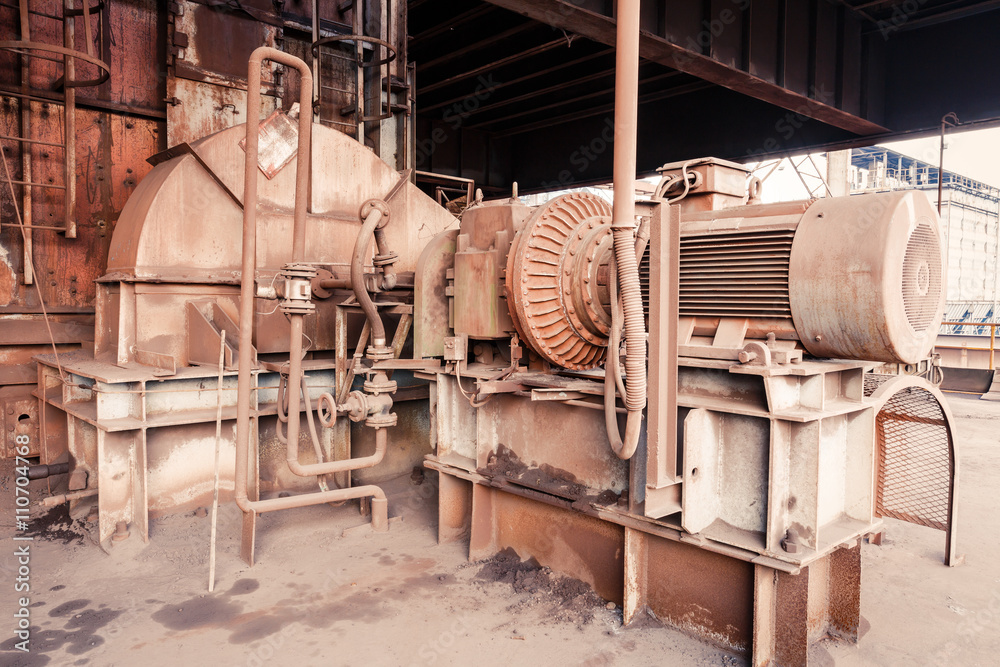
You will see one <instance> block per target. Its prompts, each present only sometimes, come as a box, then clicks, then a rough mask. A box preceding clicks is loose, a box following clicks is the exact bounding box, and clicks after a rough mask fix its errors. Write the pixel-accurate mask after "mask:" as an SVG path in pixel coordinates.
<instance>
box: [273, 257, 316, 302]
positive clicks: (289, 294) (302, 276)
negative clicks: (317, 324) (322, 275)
mask: <svg viewBox="0 0 1000 667" xmlns="http://www.w3.org/2000/svg"><path fill="white" fill-rule="evenodd" d="M278 275H280V276H281V277H282V278H283V279H284V281H285V289H284V297H285V298H284V300H283V301H282V302H281V304H280V308H281V312H283V313H284V314H285V315H309V314H310V313H313V312H315V310H316V304H314V303H313V302H312V280H313V278H315V277H316V276H317V271H316V267H314V266H310V265H309V264H285V265H284V266H282V267H281V272H280V273H279V274H278Z"/></svg>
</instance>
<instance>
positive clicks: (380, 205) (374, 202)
mask: <svg viewBox="0 0 1000 667" xmlns="http://www.w3.org/2000/svg"><path fill="white" fill-rule="evenodd" d="M373 209H378V211H379V212H380V213H381V214H382V219H381V220H379V222H378V226H379V227H385V226H386V225H387V224H388V223H389V205H388V204H386V203H385V202H384V201H383V200H381V199H369V200H368V201H366V202H365V203H364V204H362V205H361V209H360V210H359V211H358V216H359V217H360V218H361V219H362V220H364V219H365V218H367V217H368V216H369V215H371V212H372V210H373Z"/></svg>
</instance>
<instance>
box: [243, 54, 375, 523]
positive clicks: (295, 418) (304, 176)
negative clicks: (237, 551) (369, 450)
mask: <svg viewBox="0 0 1000 667" xmlns="http://www.w3.org/2000/svg"><path fill="white" fill-rule="evenodd" d="M264 60H271V61H274V62H277V63H281V64H283V65H286V66H288V67H294V68H295V69H297V70H298V71H299V74H300V75H301V77H302V78H301V82H300V85H299V90H300V95H299V98H300V99H299V108H300V111H299V137H298V155H297V156H296V167H295V169H296V171H295V215H294V230H293V232H292V261H293V262H298V261H301V259H302V255H303V254H304V252H305V234H306V226H305V221H306V205H307V202H308V199H307V198H308V195H309V175H310V173H311V169H312V160H311V148H312V113H311V112H310V110H311V109H312V73H311V72H310V71H309V66H308V65H306V64H305V62H303V61H302V60H300V59H299V58H296V57H295V56H292V55H289V54H287V53H283V52H281V51H278V50H276V49H272V48H269V47H260V48H258V49H255V50H254V52H253V54H251V56H250V64H249V68H248V72H247V125H246V129H247V131H246V167H245V169H244V181H243V183H244V188H243V201H244V206H243V262H242V273H241V275H240V349H239V372H238V376H237V379H238V381H237V405H236V504H237V505H238V506H239V508H240V509H241V510H242V511H244V512H254V513H257V512H271V511H275V510H282V509H290V508H293V507H306V506H308V505H319V504H321V503H329V502H337V501H341V500H348V499H351V498H364V497H368V496H372V497H373V499H372V527H373V528H374V529H375V530H379V531H382V530H387V529H388V523H389V522H388V501H387V499H386V497H385V493H384V492H383V491H382V489H380V488H378V487H377V486H358V487H353V488H349V489H337V490H334V491H323V492H318V493H309V494H303V495H299V496H289V497H287V498H273V499H270V500H257V501H251V500H250V499H249V497H248V496H247V477H248V474H249V470H248V468H249V459H250V401H251V392H250V380H251V369H250V366H251V364H252V363H253V359H252V357H251V353H250V350H251V345H252V343H253V304H254V276H255V273H256V255H257V238H256V233H257V171H258V168H257V151H258V142H259V133H258V131H257V125H256V122H257V121H256V119H257V118H258V117H259V110H260V71H261V65H262V63H263V62H264ZM289 354H290V358H289V377H290V378H291V381H292V382H295V383H296V385H297V384H298V378H299V376H300V374H301V373H302V316H301V315H293V316H292V324H291V351H290V353H289ZM298 431H299V392H298V391H291V392H289V406H288V446H287V447H288V456H287V459H288V465H289V468H290V469H291V470H292V472H294V473H295V474H297V475H304V476H312V475H320V474H326V473H329V472H336V471H338V470H337V469H335V468H334V469H325V470H317V469H316V468H318V467H319V466H302V465H300V464H299V463H298V460H297V454H298V450H297V448H298V441H299V438H298ZM375 438H376V451H377V450H378V443H379V441H381V442H382V450H383V451H384V449H385V440H386V433H385V430H384V429H377V430H376V432H375ZM293 452H294V454H295V456H293ZM322 465H323V466H326V465H328V464H322Z"/></svg>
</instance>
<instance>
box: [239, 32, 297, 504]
mask: <svg viewBox="0 0 1000 667" xmlns="http://www.w3.org/2000/svg"><path fill="white" fill-rule="evenodd" d="M265 59H267V60H272V61H274V62H279V63H281V64H283V65H287V66H289V67H294V68H296V69H297V70H298V71H299V73H300V75H301V80H300V82H299V106H300V111H299V137H298V140H299V143H298V156H297V159H296V171H295V215H294V228H293V231H292V236H293V238H292V261H293V262H298V261H301V259H302V256H303V255H304V254H305V233H306V225H305V221H306V205H307V203H308V201H307V200H308V196H309V177H310V172H311V171H312V168H311V165H312V160H311V155H310V151H311V147H312V114H310V113H308V111H307V109H309V108H310V104H311V99H312V72H310V71H309V67H308V66H307V65H306V64H305V62H303V61H302V60H300V59H299V58H296V57H295V56H293V55H290V54H287V53H284V52H282V51H278V50H277V49H272V48H270V47H266V46H262V47H260V48H258V49H255V50H254V52H253V54H251V56H250V63H249V66H248V69H247V125H246V163H245V167H244V170H243V258H242V259H243V261H242V266H241V273H240V349H239V373H238V377H237V396H238V398H237V406H236V499H237V502H238V503H241V507H243V504H246V501H247V474H248V470H247V467H248V463H249V449H250V381H251V371H250V365H251V364H252V363H253V358H252V355H251V346H252V345H253V299H254V279H255V276H254V274H255V272H256V268H257V172H258V168H257V154H258V145H259V142H260V133H259V131H258V127H257V124H258V122H259V120H258V119H259V118H260V68H261V65H262V63H263V62H264V60H265ZM296 321H297V326H296ZM296 331H297V332H298V333H297V335H296ZM291 335H292V348H293V354H292V359H291V363H292V364H294V365H295V366H296V367H297V368H298V369H299V370H301V362H302V359H301V354H302V319H301V316H293V317H292V333H291ZM296 347H297V348H298V355H296V354H295V353H294V352H295V348H296ZM296 356H298V357H299V358H298V360H297V361H296ZM292 377H293V378H296V379H295V382H296V384H295V387H298V380H297V378H298V376H297V375H295V376H292ZM291 395H292V396H293V397H295V401H294V403H295V415H294V423H295V430H296V433H295V437H296V443H297V438H298V395H299V394H298V392H297V391H293V392H292V394H291ZM292 420H293V415H291V414H289V423H290V424H291V422H292ZM291 438H292V433H291V432H289V440H291ZM247 506H249V505H247Z"/></svg>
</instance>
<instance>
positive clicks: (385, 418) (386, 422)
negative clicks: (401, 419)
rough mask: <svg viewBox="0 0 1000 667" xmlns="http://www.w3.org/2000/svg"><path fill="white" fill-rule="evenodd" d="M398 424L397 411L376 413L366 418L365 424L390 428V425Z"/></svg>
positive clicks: (372, 426)
mask: <svg viewBox="0 0 1000 667" xmlns="http://www.w3.org/2000/svg"><path fill="white" fill-rule="evenodd" d="M395 425H396V413H395V412H390V413H388V414H383V413H381V412H379V413H376V414H374V415H371V416H370V417H368V419H366V420H365V426H370V427H371V428H389V427H390V426H395Z"/></svg>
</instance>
